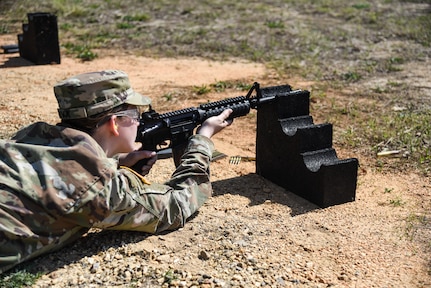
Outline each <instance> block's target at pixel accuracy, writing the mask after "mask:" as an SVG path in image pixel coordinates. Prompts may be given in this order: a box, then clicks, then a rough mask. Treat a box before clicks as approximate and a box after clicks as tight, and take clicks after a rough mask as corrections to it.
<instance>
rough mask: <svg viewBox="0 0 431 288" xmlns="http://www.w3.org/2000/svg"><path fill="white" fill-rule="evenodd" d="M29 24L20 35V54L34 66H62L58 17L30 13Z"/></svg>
mask: <svg viewBox="0 0 431 288" xmlns="http://www.w3.org/2000/svg"><path fill="white" fill-rule="evenodd" d="M27 18H28V23H24V24H23V25H22V30H23V33H22V34H18V46H19V54H20V56H21V57H22V58H25V59H27V60H29V61H31V62H33V63H34V64H37V65H43V64H52V63H57V64H60V47H59V44H58V26H57V16H55V15H52V14H50V13H41V12H38V13H28V14H27Z"/></svg>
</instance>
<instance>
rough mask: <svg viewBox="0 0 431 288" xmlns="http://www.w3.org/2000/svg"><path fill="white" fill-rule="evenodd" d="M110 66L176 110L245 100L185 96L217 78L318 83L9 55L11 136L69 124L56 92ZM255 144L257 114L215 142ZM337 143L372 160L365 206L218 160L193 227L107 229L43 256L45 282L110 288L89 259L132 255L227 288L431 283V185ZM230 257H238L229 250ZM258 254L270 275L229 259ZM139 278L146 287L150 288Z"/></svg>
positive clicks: (201, 68)
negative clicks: (321, 202) (38, 126)
mask: <svg viewBox="0 0 431 288" xmlns="http://www.w3.org/2000/svg"><path fill="white" fill-rule="evenodd" d="M11 42H12V43H13V42H15V39H14V36H8V35H6V36H1V37H0V44H2V45H3V44H10V43H11ZM100 69H121V70H124V71H126V72H127V73H128V74H129V75H130V79H131V83H132V85H133V86H134V87H135V89H136V90H138V91H140V92H142V93H143V94H146V95H149V96H150V97H152V98H153V99H154V103H155V107H156V108H157V107H158V106H160V107H162V109H164V110H174V109H180V108H185V107H190V106H195V105H196V104H198V103H199V102H202V100H203V99H202V97H204V98H205V99H204V100H205V101H206V100H211V101H215V100H219V99H222V98H225V97H233V96H238V95H243V94H244V92H242V91H232V90H227V91H226V92H225V93H213V92H212V93H209V94H205V95H204V96H197V95H189V96H185V95H182V94H181V93H179V92H178V91H181V89H182V88H185V87H190V86H202V85H210V84H212V83H215V82H217V81H227V80H241V81H243V82H249V83H253V82H254V81H258V82H261V84H262V86H272V85H279V84H290V85H293V86H294V87H296V88H301V89H307V88H308V87H307V83H306V82H304V81H301V79H277V78H274V77H273V73H272V71H268V70H266V69H265V67H263V66H261V65H259V64H254V63H248V62H244V61H236V62H225V63H219V62H210V61H206V60H202V59H148V58H143V57H136V56H133V55H106V56H105V55H103V56H101V57H100V58H98V59H96V60H94V61H91V62H86V63H82V62H80V61H79V60H76V59H71V58H68V57H65V56H63V58H62V63H61V64H60V65H43V66H33V65H31V64H30V63H28V62H27V61H25V60H23V59H20V58H19V57H18V55H17V54H4V55H0V91H2V96H1V98H0V122H1V124H2V125H1V128H0V133H1V135H10V134H11V133H13V131H15V130H16V129H18V128H19V127H21V126H22V125H26V124H29V123H31V122H34V121H39V120H44V121H47V122H52V123H55V122H56V121H57V120H58V118H57V113H56V101H55V97H54V95H53V92H52V86H53V85H54V84H55V83H56V82H57V81H59V80H62V79H63V78H66V77H68V76H71V75H73V74H77V73H81V72H88V71H91V70H100ZM176 91H177V92H178V93H177V94H175V95H178V96H177V97H174V99H173V100H172V101H166V100H165V99H164V97H163V95H165V94H166V93H170V92H176ZM335 96H336V95H335ZM317 121H318V120H317ZM255 137H256V135H255V119H254V118H253V117H243V118H241V119H236V120H235V122H234V124H233V125H232V126H231V127H230V128H228V129H226V130H225V131H223V133H221V134H219V135H217V136H216V138H215V139H214V142H215V143H216V147H217V150H219V151H220V152H223V153H225V154H226V155H228V156H233V155H242V156H254V153H255V152H254V149H255ZM334 148H335V149H336V150H337V153H338V156H339V157H340V158H350V157H354V158H358V159H359V162H360V164H361V167H360V169H359V171H358V186H357V191H356V197H357V199H356V201H354V202H351V203H346V204H342V205H337V206H333V207H329V208H326V209H320V208H318V207H317V206H315V205H313V204H312V203H310V202H308V201H306V200H304V199H301V198H300V197H298V196H296V195H294V194H293V193H291V192H289V191H285V190H284V189H282V188H281V187H278V186H277V185H274V184H273V183H271V182H269V181H267V180H265V179H263V178H261V177H259V176H257V175H256V174H255V163H254V162H242V163H240V164H238V165H232V164H229V158H228V157H226V158H223V159H221V160H218V161H216V162H214V163H213V165H212V177H213V178H212V179H213V182H214V197H213V198H212V199H210V201H208V202H207V203H206V204H205V205H204V207H203V208H202V209H201V210H200V211H199V213H198V215H196V217H194V218H193V219H191V221H190V222H189V223H188V225H187V226H186V227H184V228H183V229H180V230H179V231H174V232H172V233H168V234H165V235H160V236H148V235H146V236H145V237H144V236H141V235H136V233H130V234H127V233H126V234H125V233H123V232H121V233H120V232H118V234H115V236H113V234H109V233H108V234H107V235H108V236H102V237H99V236H97V235H96V234H99V233H92V234H90V235H89V236H88V237H87V238H88V239H83V240H82V241H80V242H79V243H78V244H77V245H74V246H73V247H71V248H70V250H69V251H68V249H65V250H62V251H61V252H58V253H54V254H53V255H50V256H45V257H42V258H40V259H37V260H36V261H35V262H34V263H36V266H37V267H38V268H39V269H40V270H42V271H44V272H45V273H46V274H45V275H44V276H42V277H41V279H40V280H39V281H38V284H37V285H39V286H40V287H48V286H57V287H64V286H69V285H72V286H73V285H76V286H79V285H81V286H82V287H84V286H85V287H88V286H87V285H90V283H91V285H93V287H97V286H105V285H102V284H100V283H99V284H97V283H98V282H97V281H96V280H94V277H96V276H95V275H97V273H94V271H93V272H91V271H89V270H90V268H88V267H89V266H88V263H94V261H96V260H97V261H100V262H102V264H101V265H102V266H103V267H104V268H103V271H105V272H104V273H108V272H106V271H111V272H110V275H114V274H115V272H114V271H115V268H111V266H109V265H108V264H107V262H110V261H108V260H106V259H107V258H109V257H108V256H109V255H114V254H115V253H117V254H118V253H120V252H121V253H120V254H121V255H123V256H124V255H126V256H128V257H130V259H129V260H130V261H132V260H131V259H132V258H133V259H134V260H133V261H139V260H136V259H135V258H136V257H138V256H139V255H141V256H142V257H141V258H142V259H141V260H140V261H141V262H140V263H141V265H143V264H142V263H143V262H145V265H147V266H146V267H150V268H151V269H154V271H159V273H158V274H157V273H156V272H155V274H157V275H163V273H166V271H168V270H172V271H176V273H180V272H178V271H183V273H186V274H187V275H201V276H202V275H204V276H205V275H207V276H206V277H207V278H208V277H209V278H211V277H212V278H213V279H214V278H217V279H223V282H218V283H219V284H220V283H224V287H250V286H264V285H263V284H262V283H266V284H267V285H269V286H268V287H283V286H289V285H292V286H295V287H329V286H332V287H426V286H429V285H431V278H430V255H429V253H428V251H427V248H429V238H426V237H429V236H430V231H429V230H430V229H429V227H426V226H425V227H424V226H423V225H420V220H418V219H423V217H429V210H428V209H429V206H430V205H429V203H430V198H431V197H430V195H429V191H430V188H431V183H430V180H429V179H426V178H423V177H422V176H421V175H418V174H415V173H413V172H406V173H397V174H393V172H385V171H384V169H383V170H382V171H377V170H376V169H374V168H373V167H372V166H370V165H369V164H368V163H371V162H372V160H373V159H369V158H366V157H365V156H364V155H360V154H355V153H356V151H345V150H343V149H342V148H341V147H334ZM172 169H173V163H172V162H171V160H170V159H167V160H160V161H159V162H158V163H157V165H156V167H155V168H154V169H153V171H152V173H151V174H150V175H149V179H150V180H151V181H162V180H165V179H167V178H168V177H169V175H170V173H171V172H172ZM394 203H399V204H401V205H393V204H394ZM424 239H428V240H424ZM88 242H90V243H88ZM95 242H97V243H95ZM226 243H230V244H229V245H230V246H229V245H228V244H226ZM427 243H428V244H427ZM426 244H427V245H428V247H427V245H426ZM84 250H85V251H84ZM126 250H127V251H128V252H124V251H126ZM227 250H229V251H231V252H232V254H229V255H227V254H226V253H227V252H226V251H227ZM202 253H204V254H205V255H206V257H202ZM150 254H151V255H152V256H148V255H150ZM64 255H70V257H68V256H66V257H65V256H64ZM115 255H116V254H115ZM222 256H223V257H222ZM250 257H251V258H253V259H255V261H256V262H257V264H254V266H253V267H252V268H251V270H250V271H260V272H259V273H257V272H256V273H257V274H259V277H260V278H253V277H254V276H250V277H249V278H247V276H244V275H249V274H247V273H246V272H244V273H243V272H242V270H246V268H247V267H251V264H249V265H248V266H247V265H246V267H244V265H245V264H241V266H239V264H238V266H236V268H232V267H231V266H229V265H227V264H226V265H222V264H221V263H222V260H226V261H228V262H229V261H231V262H235V263H240V262H241V259H251V258H250ZM90 259H91V260H90ZM95 259H96V260H95ZM109 259H111V258H109ZM220 259H221V260H220ZM244 261H245V260H244ZM247 263H248V262H247ZM86 265H87V266H86ZM90 266H91V265H90ZM31 267H32V266H31V265H30V266H29V268H31ZM85 267H87V270H86V268H85ZM255 267H257V268H255ZM253 269H255V270H253ZM247 271H249V270H247ZM250 271H249V272H250ZM262 271H264V272H262ZM100 273H102V272H100ZM250 273H251V272H250ZM102 274H103V273H102ZM108 274H109V273H108ZM89 275H90V276H89ZM125 275H126V276H124V275H123V276H124V277H123V278H124V282H121V281H120V280H118V279H119V278H118V279H117V281H119V282H116V284H115V285H114V284H112V283H111V285H112V286H128V285H130V284H127V283H128V282H127V281H128V280H130V279H131V278H127V274H125ZM208 275H210V276H208ZM235 275H239V276H235ZM204 276H202V277H203V278H205V277H204ZM196 277H197V276H196ZM256 277H257V276H256ZM72 278H73V279H75V280H73V281H72V280H71V279H72ZM96 278H97V277H96ZM120 278H121V277H120ZM132 278H133V277H132ZM192 278H193V277H192ZM76 279H78V280H76ZM91 279H92V280H91ZM133 279H134V281H135V282H134V283H135V285H136V286H139V283H141V285H143V284H142V283H146V282H145V281H144V280H136V279H135V278H133ZM256 279H257V280H256ZM74 281H75V282H74ZM91 281H93V282H91ZM220 281H221V280H220ZM161 282H163V281H159V284H160V285H162V284H161ZM215 282H216V281H213V282H211V283H212V284H209V286H205V285H203V284H202V283H200V282H199V283H200V285H201V286H202V287H213V286H217V284H214V283H215ZM136 283H137V284H136ZM232 283H237V284H232ZM184 285H185V284H184ZM211 285H212V286H211ZM235 285H237V286H235ZM108 286H109V285H108ZM178 286H181V285H178ZM218 286H220V287H221V286H223V285H221V284H220V285H218ZM143 287H147V286H143ZM148 287H149V286H148ZM196 287H197V286H196Z"/></svg>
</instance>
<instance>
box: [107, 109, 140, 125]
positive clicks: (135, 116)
mask: <svg viewBox="0 0 431 288" xmlns="http://www.w3.org/2000/svg"><path fill="white" fill-rule="evenodd" d="M112 115H116V116H118V117H129V118H130V119H132V120H133V121H135V122H139V120H140V119H141V114H140V113H139V111H138V109H129V110H124V111H120V112H117V113H113V114H112Z"/></svg>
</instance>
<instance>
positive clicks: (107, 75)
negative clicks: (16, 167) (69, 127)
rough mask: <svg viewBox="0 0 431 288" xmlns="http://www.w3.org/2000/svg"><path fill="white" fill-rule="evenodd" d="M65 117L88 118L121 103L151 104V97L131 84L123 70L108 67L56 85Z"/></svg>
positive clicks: (59, 111)
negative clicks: (134, 89)
mask: <svg viewBox="0 0 431 288" xmlns="http://www.w3.org/2000/svg"><path fill="white" fill-rule="evenodd" d="M54 94H55V97H56V98H57V102H58V107H59V108H58V115H59V116H60V118H61V119H80V118H88V117H91V116H93V115H96V114H99V113H103V112H105V111H109V110H111V109H112V108H114V107H116V106H119V105H121V104H124V103H127V104H130V105H136V106H146V105H150V104H151V100H150V98H148V97H146V96H143V95H141V94H139V93H137V92H135V91H133V89H132V88H131V87H130V82H129V77H128V76H127V74H126V73H125V72H123V71H121V70H104V71H97V72H89V73H83V74H79V75H76V76H72V77H70V78H68V79H66V80H63V81H61V82H59V83H57V84H56V85H55V86H54Z"/></svg>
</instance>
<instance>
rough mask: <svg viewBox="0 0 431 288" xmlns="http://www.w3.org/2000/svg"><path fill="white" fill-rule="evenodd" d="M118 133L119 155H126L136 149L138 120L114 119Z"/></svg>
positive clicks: (124, 117) (125, 117) (129, 118)
mask: <svg viewBox="0 0 431 288" xmlns="http://www.w3.org/2000/svg"><path fill="white" fill-rule="evenodd" d="M115 122H116V124H117V129H118V133H119V135H118V136H119V137H118V139H117V140H118V141H119V150H121V151H118V152H119V153H128V152H132V151H134V150H135V149H136V143H135V141H136V135H137V132H138V126H139V118H135V117H131V116H128V115H126V116H120V117H118V116H117V118H116V119H115Z"/></svg>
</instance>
